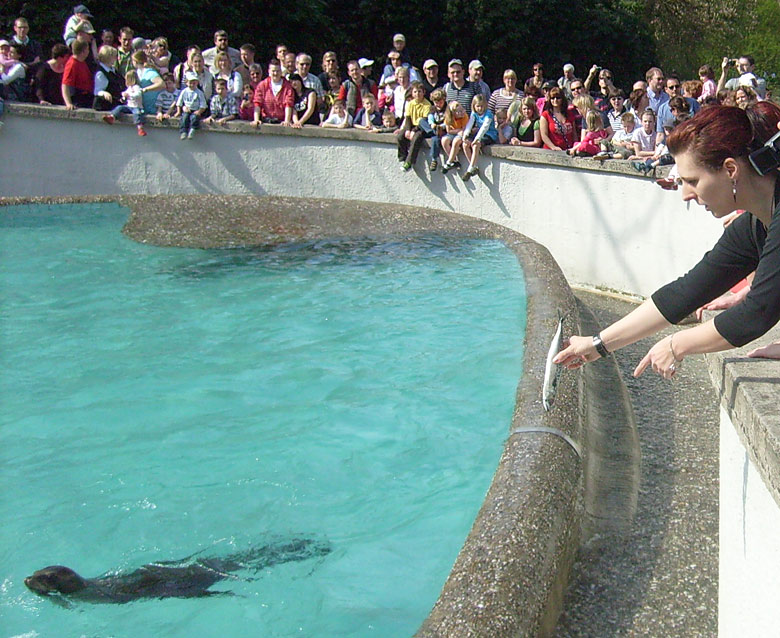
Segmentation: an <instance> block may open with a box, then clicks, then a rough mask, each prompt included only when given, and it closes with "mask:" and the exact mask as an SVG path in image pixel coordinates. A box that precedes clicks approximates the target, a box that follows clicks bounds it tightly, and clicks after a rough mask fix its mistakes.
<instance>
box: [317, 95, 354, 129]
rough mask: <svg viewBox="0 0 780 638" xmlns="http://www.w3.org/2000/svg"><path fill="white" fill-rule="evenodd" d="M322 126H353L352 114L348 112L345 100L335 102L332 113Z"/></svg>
mask: <svg viewBox="0 0 780 638" xmlns="http://www.w3.org/2000/svg"><path fill="white" fill-rule="evenodd" d="M320 126H321V127H322V128H348V127H350V126H352V116H351V115H350V114H349V113H347V107H346V105H345V104H344V100H336V101H335V102H334V103H333V108H331V110H330V115H329V116H328V119H326V120H325V121H324V122H323V123H322V124H320Z"/></svg>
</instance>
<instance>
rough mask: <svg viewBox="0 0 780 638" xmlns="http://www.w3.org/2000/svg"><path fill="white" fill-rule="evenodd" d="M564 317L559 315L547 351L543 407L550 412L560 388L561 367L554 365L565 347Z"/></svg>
mask: <svg viewBox="0 0 780 638" xmlns="http://www.w3.org/2000/svg"><path fill="white" fill-rule="evenodd" d="M563 319H564V318H563V316H562V315H561V314H560V313H558V327H557V328H556V330H555V335H553V338H552V341H551V342H550V349H549V350H548V351H547V365H545V366H544V383H543V384H542V405H544V409H545V410H546V411H547V412H549V411H550V408H552V404H553V401H554V400H555V391H556V389H557V388H558V379H559V378H560V376H561V366H559V365H557V364H555V363H553V359H554V358H555V355H556V354H558V353H559V352H560V351H561V346H562V345H563Z"/></svg>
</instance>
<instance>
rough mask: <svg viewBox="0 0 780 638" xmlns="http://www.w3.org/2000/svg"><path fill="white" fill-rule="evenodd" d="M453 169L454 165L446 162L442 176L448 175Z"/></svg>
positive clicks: (442, 167) (442, 168)
mask: <svg viewBox="0 0 780 638" xmlns="http://www.w3.org/2000/svg"><path fill="white" fill-rule="evenodd" d="M451 168H452V164H450V163H449V162H444V164H442V165H441V172H442V175H446V174H447V171H449V170H450V169H451Z"/></svg>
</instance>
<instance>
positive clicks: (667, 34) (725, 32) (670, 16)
mask: <svg viewBox="0 0 780 638" xmlns="http://www.w3.org/2000/svg"><path fill="white" fill-rule="evenodd" d="M645 15H646V19H647V21H648V22H649V24H651V25H652V29H653V36H654V37H655V41H656V43H657V51H658V58H659V62H660V64H661V66H662V68H663V69H664V71H667V72H670V71H676V72H677V73H678V74H679V75H680V76H681V77H683V78H695V77H697V75H696V74H697V70H698V68H699V67H700V66H701V65H702V64H709V65H711V66H712V67H713V68H714V69H715V70H716V74H719V73H720V63H721V60H722V59H723V57H725V56H728V57H730V58H736V57H739V56H740V55H744V54H747V55H752V56H753V57H754V58H755V60H756V70H757V72H758V73H759V74H760V75H761V76H762V77H765V78H766V79H767V80H768V85H769V86H770V87H772V86H773V87H774V88H775V90H776V91H777V89H778V79H777V75H776V74H777V73H778V71H780V36H779V35H778V34H780V3H778V1H777V0H647V3H646V5H645Z"/></svg>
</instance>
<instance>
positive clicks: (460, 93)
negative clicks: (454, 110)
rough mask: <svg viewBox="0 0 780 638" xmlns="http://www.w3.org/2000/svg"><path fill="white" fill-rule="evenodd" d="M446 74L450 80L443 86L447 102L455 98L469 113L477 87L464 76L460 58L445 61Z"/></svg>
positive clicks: (477, 91)
mask: <svg viewBox="0 0 780 638" xmlns="http://www.w3.org/2000/svg"><path fill="white" fill-rule="evenodd" d="M447 76H448V77H449V78H450V81H449V82H447V83H446V84H445V85H444V87H443V88H444V91H445V93H446V94H447V104H449V103H450V102H452V101H453V100H455V101H456V102H457V103H458V104H460V105H461V106H462V107H463V109H464V110H465V111H466V113H468V114H469V115H471V100H472V99H474V96H475V95H476V94H477V93H479V89H478V88H477V87H476V86H474V85H473V84H472V83H471V82H469V81H468V80H467V79H466V78H465V76H464V73H463V62H461V60H460V58H452V60H450V61H449V62H448V63H447Z"/></svg>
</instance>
